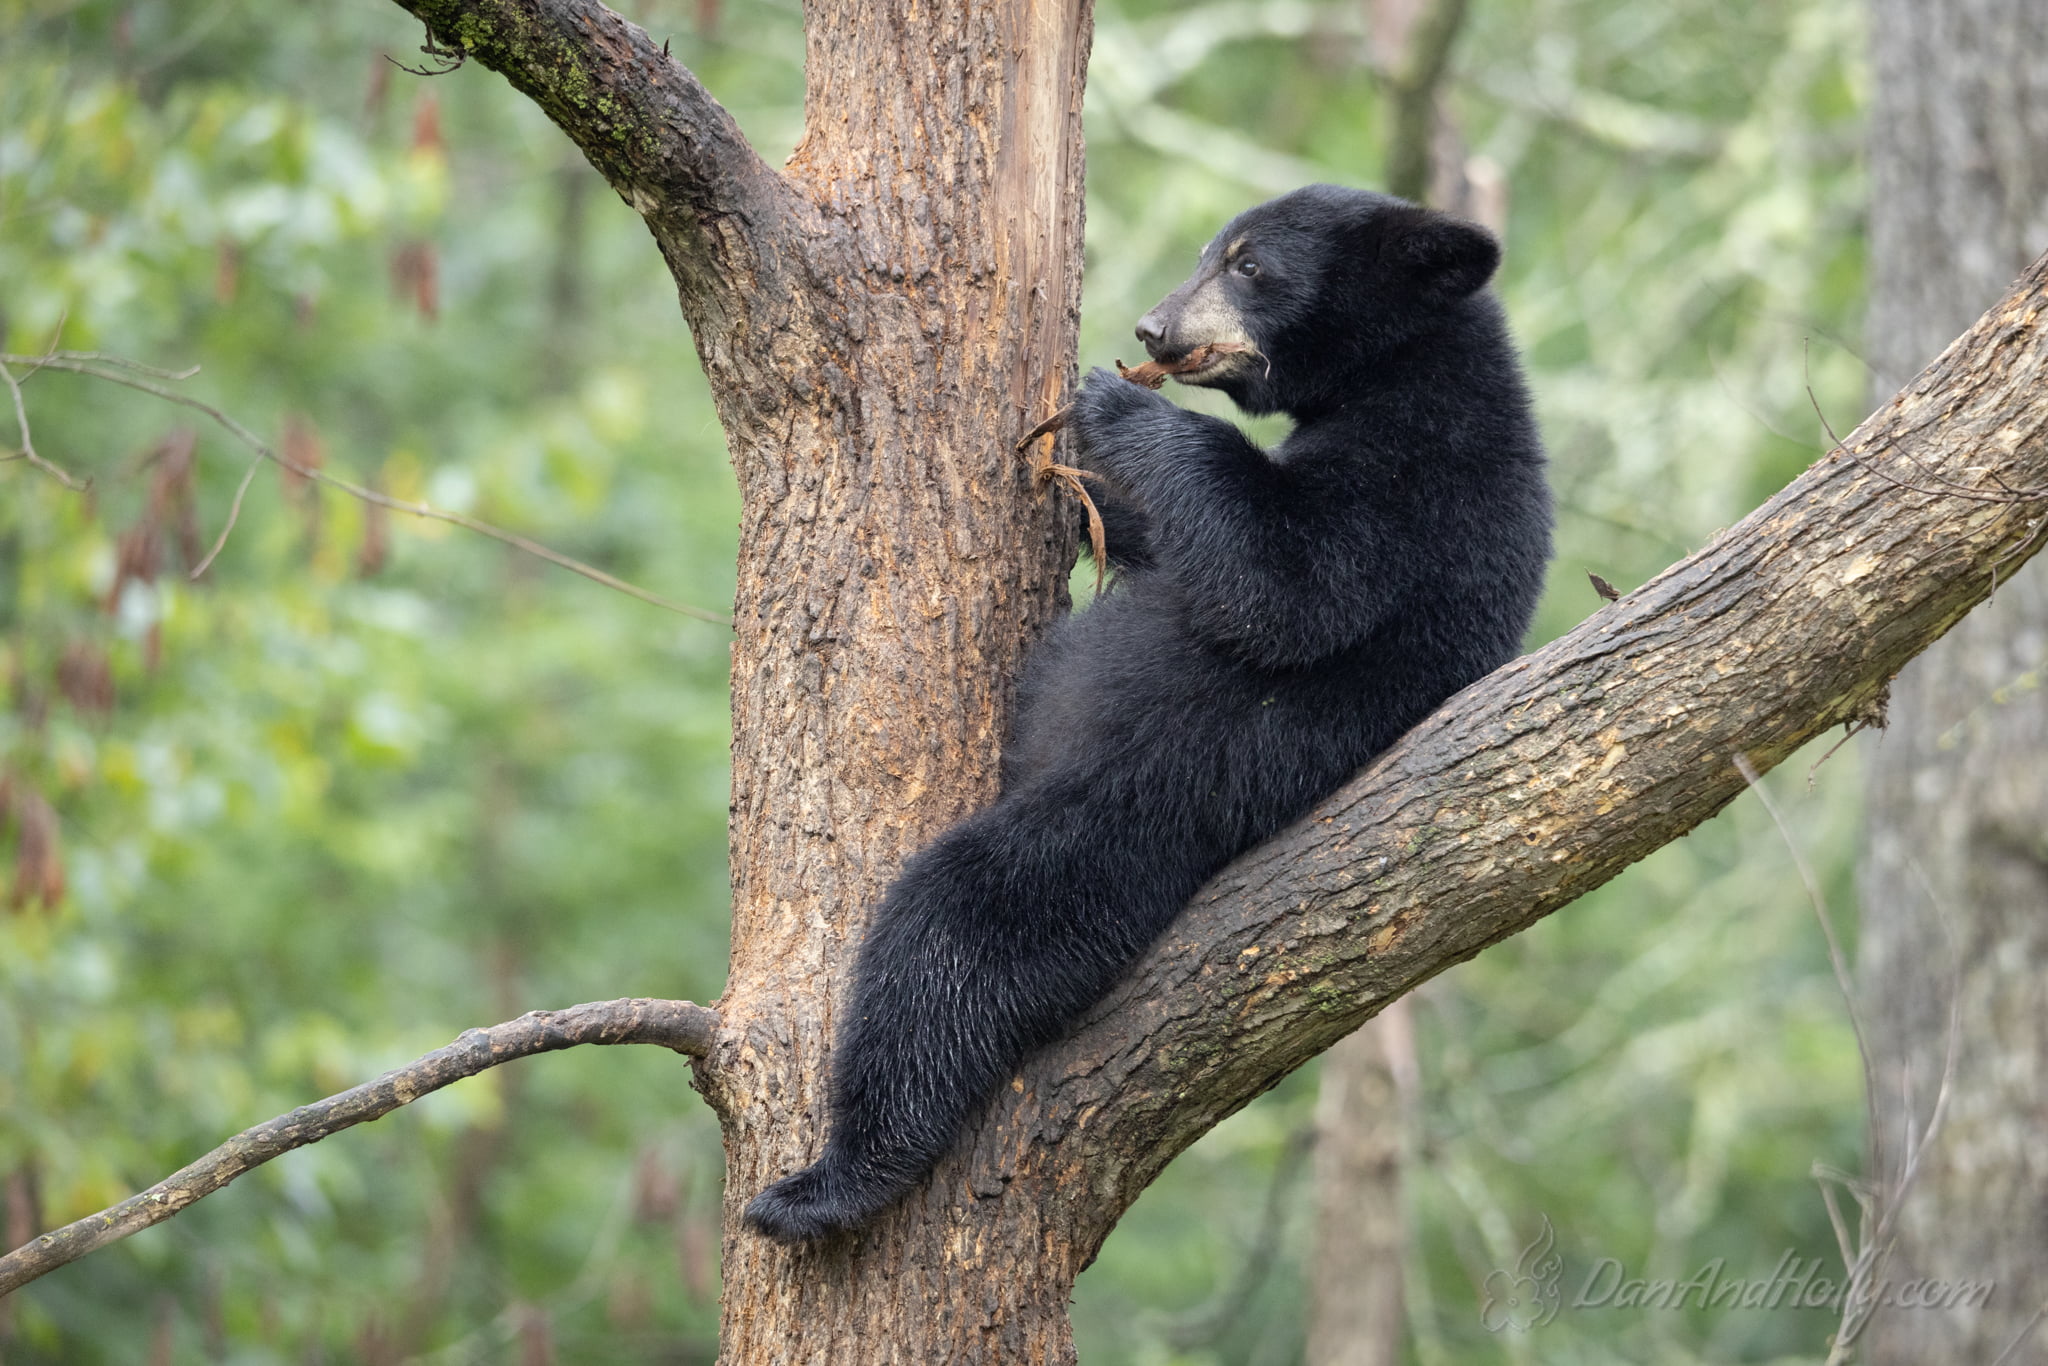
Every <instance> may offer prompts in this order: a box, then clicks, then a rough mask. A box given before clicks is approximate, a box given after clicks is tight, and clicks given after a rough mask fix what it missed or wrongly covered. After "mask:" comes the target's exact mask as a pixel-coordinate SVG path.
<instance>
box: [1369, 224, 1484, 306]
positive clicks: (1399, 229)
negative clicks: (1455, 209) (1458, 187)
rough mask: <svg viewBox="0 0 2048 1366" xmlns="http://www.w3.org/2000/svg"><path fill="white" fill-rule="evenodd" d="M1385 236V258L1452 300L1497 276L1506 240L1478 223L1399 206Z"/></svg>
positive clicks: (1382, 255) (1382, 240) (1430, 290)
mask: <svg viewBox="0 0 2048 1366" xmlns="http://www.w3.org/2000/svg"><path fill="white" fill-rule="evenodd" d="M1390 217H1391V218H1392V219H1393V221H1392V222H1389V223H1388V224H1387V225H1386V230H1385V233H1384V235H1383V236H1382V237H1381V238H1380V260H1381V261H1382V262H1384V263H1385V264H1387V265H1389V266H1392V267H1393V268H1394V269H1396V270H1398V271H1400V272H1401V273H1402V274H1404V275H1406V276H1407V277H1408V278H1409V279H1411V280H1413V281H1415V282H1416V283H1417V284H1418V285H1420V286H1421V287H1422V288H1423V290H1424V291H1425V292H1427V293H1429V294H1431V295H1434V296H1436V297H1438V298H1440V299H1442V300H1444V301H1445V302H1446V303H1448V302H1450V301H1452V300H1454V299H1462V298H1464V297H1465V296H1466V295H1468V294H1470V293H1472V292H1473V291H1475V290H1477V289H1479V288H1480V287H1481V286H1482V285H1484V284H1485V283H1486V282H1487V281H1488V280H1491V279H1492V278H1493V272H1494V270H1495V268H1496V267H1498V266H1499V265H1500V243H1499V242H1497V241H1495V240H1494V236H1493V234H1492V233H1490V232H1488V231H1487V230H1486V229H1485V228H1482V227H1480V226H1479V225H1478V224H1477V223H1467V222H1466V221H1465V220H1464V219H1462V218H1453V217H1451V216H1450V215H1449V214H1443V213H1437V212H1435V211H1433V210H1430V209H1412V208H1408V209H1397V210H1395V211H1394V213H1393V214H1392V215H1390Z"/></svg>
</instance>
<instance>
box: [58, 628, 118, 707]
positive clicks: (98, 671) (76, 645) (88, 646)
mask: <svg viewBox="0 0 2048 1366" xmlns="http://www.w3.org/2000/svg"><path fill="white" fill-rule="evenodd" d="M57 691H58V692H60V693H62V694H63V695H64V700H65V701H67V702H69V703H70V704H71V705H72V706H73V707H75V708H77V709H78V711H79V712H80V713H81V714H82V715H85V716H90V717H94V718H97V719H99V720H105V719H106V718H107V717H108V716H109V715H111V714H112V712H113V710H114V671H113V668H112V666H110V665H109V664H108V662H107V652H106V651H105V650H102V649H101V648H100V647H99V646H98V645H95V644H94V643H93V642H91V641H89V640H74V641H72V642H71V643H70V644H69V645H66V646H65V647H64V653H63V655H62V656H61V657H59V659H58V660H57Z"/></svg>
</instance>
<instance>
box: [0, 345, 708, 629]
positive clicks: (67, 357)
mask: <svg viewBox="0 0 2048 1366" xmlns="http://www.w3.org/2000/svg"><path fill="white" fill-rule="evenodd" d="M8 365H34V366H36V367H37V368H38V369H47V370H62V371H66V372H68V373H71V374H75V375H85V376H88V377H90V378H93V379H100V380H105V381H107V382H108V383H110V384H119V385H122V386H124V387H126V388H129V389H135V390H138V391H140V392H142V393H145V394H150V395H153V396H154V397H156V398H160V399H163V400H164V401H165V402H167V403H175V404H178V405H179V406H181V407H185V408H190V409H192V410H194V411H195V412H200V413H204V414H205V415H206V416H207V417H209V418H211V419H213V421H214V422H216V423H218V424H219V425H220V426H221V428H222V429H224V430H225V431H226V432H227V433H228V434H229V435H230V436H232V437H234V438H235V440H237V441H239V442H241V443H242V444H243V445H244V446H247V447H248V448H249V449H250V450H252V451H254V452H255V453H256V454H257V455H258V456H260V457H262V458H263V459H265V460H268V461H270V462H271V463H272V464H274V465H277V466H279V467H280V468H282V469H286V470H289V471H291V472H292V473H293V474H295V475H297V476H299V477H300V478H301V479H307V480H310V481H312V482H314V483H317V484H322V485H324V486H326V487H328V488H331V489H336V490H338V491H340V492H342V493H346V494H348V495H349V496H350V497H352V498H357V499H360V500H361V501H363V502H365V503H369V504H372V505H374V506H377V507H382V508H388V509H390V510H391V511H393V512H403V513H405V514H407V515H408V516H412V517H420V518H424V519H426V520H428V521H435V522H447V523H448V524H450V525H451V526H459V527H461V528H463V529H464V530H466V531H474V532H476V533H477V534H478V535H479V536H488V537H490V538H491V539H492V540H494V541H498V542H500V543H501V544H504V545H509V546H511V547H512V548H513V549H515V550H520V551H524V552H525V553H526V554H528V555H532V556H534V557H535V558H536V559H542V560H546V561H547V562H548V563H549V564H552V565H555V566H557V567H558V568H562V569H566V570H568V571H569V572H570V573H572V574H581V575H582V576H583V577H584V578H586V579H589V580H591V581H592V582H593V583H600V584H603V585H604V586H605V587H606V588H610V589H614V590H616V591H618V592H620V593H624V594H625V595H626V596H627V597H630V598H638V599H639V600H640V601H641V602H645V603H651V604H653V605H654V606H656V607H662V608H666V609H667V610H669V611H671V612H675V613H677V614H678V615H681V616H686V617H690V618H693V619H695V620H697V621H709V622H715V623H717V624H718V625H721V626H730V625H732V618H731V617H729V616H727V615H725V614H724V613H722V612H712V611H708V610H706V609H705V608H702V607H692V606H690V605H689V604H688V603H682V602H676V601H674V600H673V599H670V598H665V597H662V596H661V595H660V594H659V593H651V592H649V591H648V590H647V589H645V588H641V587H639V586H638V585H637V584H631V583H628V582H626V581H625V580H624V579H621V578H618V577H617V576H615V575H612V574H607V573H605V572H604V571H603V570H602V569H599V568H598V567H597V566H595V565H592V564H586V563H584V562H583V561H582V560H579V559H576V558H574V557H573V556H570V555H564V554H563V553H562V552H561V551H559V550H554V549H552V548H550V547H548V546H545V545H542V544H541V543H540V542H539V541H536V540H534V539H532V538H531V537H528V536H522V535H520V534H519V533H518V532H516V531H507V530H505V529H504V528H503V527H499V526H494V525H492V524H491V523H489V522H486V521H484V520H482V519H481V518H477V517H471V516H469V515H468V514H466V513H461V512H450V511H448V510H447V509H445V508H437V507H434V506H433V505H432V504H429V503H416V502H411V501H409V500H407V499H404V498H393V497H392V496H391V495H390V494H387V493H379V492H378V491H377V490H375V489H371V488H365V487H364V486H362V485H361V484H355V483H351V482H350V481H348V480H346V479H341V478H337V477H336V476H334V475H331V474H328V473H327V472H326V471H324V470H318V469H313V468H311V467H309V466H307V465H305V464H302V463H301V462H299V461H296V460H293V459H292V458H291V457H290V456H287V455H285V454H283V453H282V452H280V451H278V450H276V449H275V448H273V447H272V446H271V445H270V444H269V443H268V442H266V441H264V440H263V439H262V438H261V437H259V436H257V435H256V434H255V433H254V432H252V431H250V430H249V429H248V428H247V427H244V426H243V425H242V424H241V423H239V422H237V421H235V419H234V418H232V417H230V416H228V415H227V414H226V413H224V412H222V411H221V410H220V409H219V408H216V407H214V406H213V405H212V404H210V403H206V402H204V401H202V400H200V399H196V398H193V397H192V396H191V395H189V394H181V393H179V392H177V391H176V390H174V389H166V388H164V387H163V386H162V385H161V384H158V383H156V382H155V381H156V380H159V379H164V380H178V379H185V378H188V377H190V376H192V375H194V374H197V373H198V368H197V367H196V366H195V367H193V368H192V369H189V370H160V369H157V368H156V367H154V366H148V365H143V364H141V363H139V362H136V361H131V360H124V359H122V358H120V357H116V356H107V355H103V354H101V353H99V352H95V351H53V352H50V353H48V354H47V355H43V356H17V355H6V354H0V373H5V367H6V366H8ZM7 378H8V382H9V384H10V385H12V384H13V377H12V375H8V376H7ZM15 401H16V404H17V406H18V405H19V403H20V391H19V389H18V387H17V388H16V400H15ZM23 430H24V432H25V431H26V427H24V429H23ZM53 472H54V471H53ZM248 481H249V476H247V475H245V476H244V477H243V480H242V485H241V487H240V488H239V489H237V491H236V494H235V501H234V504H233V505H232V506H231V508H230V509H229V516H228V523H227V526H226V527H224V528H223V529H222V532H221V539H220V542H219V543H218V544H216V545H215V546H214V548H213V550H212V552H211V553H209V554H208V555H207V557H206V559H205V561H204V562H203V563H201V564H200V565H199V566H198V567H197V568H195V569H194V570H193V571H192V577H193V578H197V577H199V574H200V573H201V572H202V571H203V570H205V568H206V567H207V566H208V565H210V564H212V563H213V560H214V557H215V556H216V555H218V554H219V553H220V550H221V547H222V546H223V545H225V544H226V537H227V533H228V531H230V530H232V529H233V527H234V522H235V519H236V517H237V516H238V515H239V512H240V509H241V504H242V495H243V493H245V492H246V491H247V489H248ZM74 487H78V486H76V485H74Z"/></svg>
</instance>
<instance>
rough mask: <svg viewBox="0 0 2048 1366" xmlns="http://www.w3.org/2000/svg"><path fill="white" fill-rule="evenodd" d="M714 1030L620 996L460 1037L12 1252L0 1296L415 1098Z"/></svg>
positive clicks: (701, 1014) (671, 1010) (700, 1045)
mask: <svg viewBox="0 0 2048 1366" xmlns="http://www.w3.org/2000/svg"><path fill="white" fill-rule="evenodd" d="M718 1024H719V1021H718V1012H717V1011H715V1010H712V1009H711V1008H710V1007H708V1006H700V1005H692V1004H691V1003H690V1002H688V1001H664V1000H656V999H650V998H644V997H629V998H625V999H621V1000H617V1001H592V1002H589V1003H587V1004H584V1005H577V1006H570V1007H568V1008H567V1009H565V1010H535V1011H530V1012H528V1013H527V1014H525V1015H522V1016H520V1017H519V1018H518V1019H516V1020H510V1021H507V1022H506V1023H504V1024H497V1025H491V1026H490V1027H489V1028H486V1029H472V1030H469V1031H467V1032H466V1033H464V1034H463V1035H462V1037H461V1038H459V1039H457V1040H456V1041H455V1042H454V1043H451V1044H449V1045H448V1046H447V1047H445V1048H437V1049H435V1050H434V1051H433V1052H431V1053H429V1054H427V1055H426V1056H425V1057H423V1058H420V1059H419V1060H417V1061H415V1062H411V1063H407V1064H406V1065H405V1066H404V1067H401V1068H398V1069H397V1070H395V1071H391V1072H386V1073H385V1074H384V1075H383V1076H381V1077H379V1078H377V1079H376V1080H375V1081H371V1082H365V1083H364V1084H363V1085H361V1086H357V1087H353V1088H351V1089H350V1090H347V1091H343V1092H342V1093H341V1094H339V1095H335V1096H329V1097H328V1098H327V1099H325V1100H322V1101H316V1102H314V1103H313V1104H311V1105H302V1106H300V1107H299V1108H298V1109H296V1110H293V1111H292V1112H291V1113H290V1114H286V1115H279V1116H278V1117H277V1118H276V1119H273V1120H270V1121H268V1122H266V1123H263V1124H259V1125H257V1126H256V1127H254V1128H253V1129H244V1130H243V1131H242V1132H241V1133H239V1134H236V1135H235V1136H234V1137H233V1138H231V1139H229V1140H228V1141H227V1142H225V1143H223V1144H221V1145H220V1146H219V1147H218V1148H215V1149H214V1150H213V1151H212V1152H210V1153H208V1154H207V1155H206V1156H204V1157H202V1158H200V1159H199V1160H198V1161H197V1162H194V1163H192V1164H191V1165H190V1166H187V1167H184V1168H181V1169H180V1170H178V1171H176V1172H173V1173H172V1174H171V1175H170V1176H167V1177H165V1178H164V1179H163V1180H162V1181H159V1182H157V1183H156V1184H155V1185H154V1186H151V1187H150V1188H149V1189H148V1190H146V1191H143V1192H142V1193H141V1194H140V1195H132V1196H130V1197H129V1198H128V1199H126V1200H123V1201H122V1202H121V1203H120V1204H118V1205H114V1206H112V1207H111V1208H109V1209H103V1210H101V1211H100V1212H99V1213H97V1214H91V1215H87V1216H86V1217H85V1218H83V1219H80V1220H78V1221H76V1222H75V1223H70V1224H66V1225H65V1226H64V1227H63V1228H60V1229H57V1230H55V1231H54V1232H50V1233H45V1234H44V1235H42V1236H41V1237H40V1238H34V1239H31V1240H30V1241H28V1242H26V1243H24V1244H22V1245H21V1246H20V1247H18V1248H16V1249H15V1250H14V1251H12V1252H10V1253H8V1254H7V1255H6V1256H4V1257H0V1298H5V1297H6V1296H7V1295H9V1294H12V1293H13V1292H14V1291H16V1290H19V1289H20V1288H21V1287H22V1286H24V1285H27V1284H28V1283H29V1282H30V1281H33V1280H35V1279H36V1278H37V1277H39V1276H44V1275H47V1274H48V1273H50V1272H52V1271H55V1270H56V1269H57V1268H58V1267H60V1266H64V1265H66V1264H68V1263H71V1262H75V1261H77V1260H78V1259H79V1258H80V1257H83V1256H85V1255H86V1254H87V1253H89V1252H94V1251H97V1250H98V1249H100V1248H102V1247H105V1246H106V1245H107V1244H109V1243H113V1242H118V1241H120V1240H121V1239H123V1238H126V1237H127V1236H128V1235H129V1234H131V1233H137V1232H140V1231H141V1230H143V1229H145V1228H148V1227H149V1226H150V1225H152V1224H159V1223H162V1222H163V1221H164V1220H166V1219H168V1218H170V1217H171V1216H172V1215H174V1214H177V1213H178V1212H180V1211H181V1210H183V1209H185V1208H186V1207H187V1206H189V1205H191V1204H192V1203H193V1202H194V1201H197V1200H200V1199H202V1198H204V1197H205V1196H208V1195H211V1194H213V1192H215V1191H217V1190H219V1189H220V1188H221V1187H223V1186H225V1185H227V1184H228V1183H229V1182H231V1181H233V1180H234V1179H235V1178H236V1177H238V1176H241V1175H242V1174H244V1173H245V1172H249V1171H252V1170H254V1169H255V1168H257V1167H260V1166H262V1165H263V1164H264V1163H266V1162H268V1161H270V1159H272V1158H273V1157H279V1156H282V1155H283V1154H285V1153H288V1152H291V1151H292V1150H293V1149H295V1148H303V1147H305V1146H306V1145H307V1144H309V1143H317V1142H319V1141H320V1140H321V1139H323V1138H326V1137H327V1136H328V1135H329V1134H334V1133H339V1132H340V1131H341V1130H343V1129H347V1128H350V1127H352V1126H354V1125H357V1124H362V1123H366V1122H367V1121H369V1120H373V1119H381V1118H383V1117H384V1116H385V1115H388V1114H390V1113H391V1112H392V1111H393V1110H396V1109H398V1108H399V1107H400V1106H403V1105H409V1104H411V1103H412V1102H413V1101H415V1100H418V1099H419V1098H420V1097H421V1096H424V1095H428V1094H430V1093H432V1092H434V1091H438V1090H440V1089H441V1088H442V1087H444V1086H447V1085H448V1084H450V1083H451V1082H456V1081H460V1080H462V1079H463V1078H464V1077H473V1076H475V1075H476V1074H477V1073H479V1072H482V1071H485V1070H487V1069H489V1068H492V1067H496V1066H497V1065H498V1064H500V1063H505V1062H510V1061H512V1059H514V1058H525V1057H531V1056H532V1055H534V1054H536V1053H552V1052H554V1051H555V1050H557V1049H562V1048H574V1047H576V1046H577V1045H578V1044H619V1043H647V1044H658V1045H660V1046H661V1047H663V1048H672V1049H674V1050H675V1051H676V1052H678V1053H682V1054H686V1055H688V1056H690V1057H702V1056H703V1055H704V1054H705V1053H707V1052H709V1051H710V1049H711V1044H712V1039H713V1037H714V1036H715V1035H716V1034H717V1031H718Z"/></svg>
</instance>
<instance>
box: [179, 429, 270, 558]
mask: <svg viewBox="0 0 2048 1366" xmlns="http://www.w3.org/2000/svg"><path fill="white" fill-rule="evenodd" d="M262 468H263V457H262V456H260V455H259V456H257V457H256V458H255V459H254V460H251V461H250V462H249V468H248V469H246V470H244V471H242V482H241V483H239V484H237V485H235V498H234V501H233V502H231V503H229V504H228V519H227V521H226V522H224V523H222V524H221V528H220V535H219V537H218V538H216V539H215V540H214V543H213V549H211V550H209V551H207V552H206V558H205V559H203V560H201V561H200V562H199V563H198V564H195V565H193V566H192V572H191V573H190V574H188V575H186V577H187V578H189V579H192V580H193V581H195V582H196V581H197V580H198V578H199V576H200V575H201V574H204V573H205V572H206V571H207V569H208V568H210V567H211V566H212V564H213V562H214V560H215V559H217V558H218V557H219V555H220V552H221V551H223V550H225V549H227V544H228V535H229V533H230V532H232V531H233V530H234V529H235V523H236V522H237V521H240V520H241V516H242V499H243V498H245V497H247V496H248V493H249V485H250V484H251V483H253V482H254V481H255V478H256V471H258V470H260V469H262Z"/></svg>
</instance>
